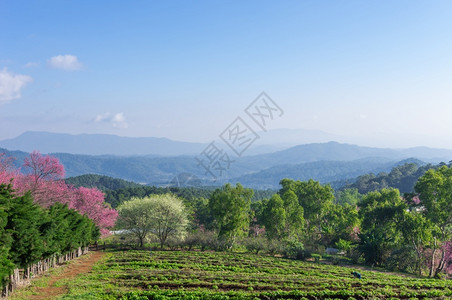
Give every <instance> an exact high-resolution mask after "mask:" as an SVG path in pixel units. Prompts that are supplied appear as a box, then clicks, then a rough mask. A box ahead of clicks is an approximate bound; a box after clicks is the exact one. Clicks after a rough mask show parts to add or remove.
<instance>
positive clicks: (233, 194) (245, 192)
mask: <svg viewBox="0 0 452 300" xmlns="http://www.w3.org/2000/svg"><path fill="white" fill-rule="evenodd" d="M252 197H253V190H251V189H245V188H243V186H242V185H240V184H237V185H236V186H235V187H233V186H231V185H230V184H226V185H224V186H223V187H222V188H221V189H216V190H215V191H214V192H213V193H212V196H211V197H210V199H209V210H210V213H211V215H212V217H213V224H212V225H213V228H214V229H216V230H218V236H219V238H222V239H224V240H226V241H228V243H229V245H230V246H232V244H233V243H234V242H235V239H236V238H237V237H238V236H241V235H244V234H246V232H247V231H248V227H249V219H250V203H251V198H252Z"/></svg>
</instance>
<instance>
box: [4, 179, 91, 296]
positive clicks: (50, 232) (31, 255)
mask: <svg viewBox="0 0 452 300" xmlns="http://www.w3.org/2000/svg"><path fill="white" fill-rule="evenodd" d="M99 236H100V232H99V229H98V227H97V226H96V225H95V224H94V222H93V221H92V220H91V219H89V218H88V217H86V216H83V215H81V214H80V213H78V212H77V211H75V210H74V209H69V208H68V207H67V205H64V204H61V203H56V204H54V205H52V206H50V207H48V208H43V207H42V206H40V205H38V204H35V203H34V201H33V198H32V196H31V193H26V194H25V195H23V196H17V195H15V192H14V190H13V189H12V185H11V184H9V185H5V184H0V241H1V242H0V289H1V290H2V296H7V294H8V293H9V292H10V291H12V290H13V289H14V287H15V286H16V285H17V284H18V282H20V281H21V280H26V279H29V278H30V277H31V276H34V275H37V274H39V273H41V272H43V271H45V270H47V269H48V268H50V267H53V266H54V265H55V264H57V263H62V262H63V261H64V260H68V259H70V258H72V257H73V256H79V255H81V254H82V252H84V251H86V249H84V247H86V246H88V245H89V244H90V243H92V242H93V241H95V240H97V239H98V238H99ZM19 269H23V271H22V272H19Z"/></svg>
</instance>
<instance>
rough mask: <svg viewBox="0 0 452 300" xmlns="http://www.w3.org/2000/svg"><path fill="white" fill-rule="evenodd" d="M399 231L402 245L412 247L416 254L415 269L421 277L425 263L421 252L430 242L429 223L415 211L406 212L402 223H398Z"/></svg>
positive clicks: (430, 229) (430, 231) (430, 227)
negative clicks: (402, 240)
mask: <svg viewBox="0 0 452 300" xmlns="http://www.w3.org/2000/svg"><path fill="white" fill-rule="evenodd" d="M399 230H400V232H402V237H403V239H404V244H405V245H408V246H410V247H412V249H413V251H414V252H415V253H416V258H417V259H416V262H415V269H417V271H418V273H419V275H422V266H423V265H424V262H425V259H424V252H423V250H424V249H425V248H426V247H428V246H430V245H431V242H432V225H431V223H430V222H429V221H428V220H427V219H426V218H425V217H424V215H423V214H422V213H420V212H418V211H416V210H412V211H406V212H405V213H404V217H403V221H402V222H400V223H399Z"/></svg>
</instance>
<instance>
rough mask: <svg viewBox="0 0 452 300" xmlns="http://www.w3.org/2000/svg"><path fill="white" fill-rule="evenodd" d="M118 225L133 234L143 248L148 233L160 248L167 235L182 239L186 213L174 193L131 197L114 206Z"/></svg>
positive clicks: (186, 221) (184, 231) (184, 230)
mask: <svg viewBox="0 0 452 300" xmlns="http://www.w3.org/2000/svg"><path fill="white" fill-rule="evenodd" d="M118 212H119V220H118V227H119V228H121V229H123V230H126V231H130V232H131V233H133V234H134V235H135V236H136V237H137V239H138V242H139V245H140V246H141V247H143V245H144V241H145V239H146V237H147V236H148V235H149V234H153V235H155V236H157V238H158V239H159V241H160V246H161V247H163V245H164V244H165V242H166V240H167V239H168V238H169V237H172V238H175V239H183V238H184V236H185V233H186V227H187V223H188V220H187V215H186V211H185V206H184V205H183V203H182V201H181V200H180V199H179V198H177V197H176V196H174V195H171V194H165V195H154V196H151V197H145V198H132V199H131V200H129V201H126V202H124V203H122V204H121V205H120V206H119V207H118Z"/></svg>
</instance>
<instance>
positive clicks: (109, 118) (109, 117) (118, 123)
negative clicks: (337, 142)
mask: <svg viewBox="0 0 452 300" xmlns="http://www.w3.org/2000/svg"><path fill="white" fill-rule="evenodd" d="M94 121H95V122H97V123H100V122H106V123H110V124H111V125H112V126H113V127H115V128H122V129H124V128H127V127H129V124H127V120H126V117H125V116H124V113H123V112H119V113H116V114H112V113H110V112H106V113H103V114H99V115H97V116H96V118H95V119H94Z"/></svg>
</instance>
